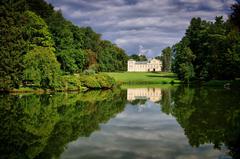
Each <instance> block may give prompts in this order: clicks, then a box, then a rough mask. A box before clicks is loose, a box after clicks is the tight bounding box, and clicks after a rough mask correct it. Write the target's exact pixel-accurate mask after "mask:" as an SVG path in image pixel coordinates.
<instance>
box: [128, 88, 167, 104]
mask: <svg viewBox="0 0 240 159" xmlns="http://www.w3.org/2000/svg"><path fill="white" fill-rule="evenodd" d="M136 99H148V100H150V101H152V102H157V101H160V100H161V99H162V92H161V89H160V88H130V89H128V90H127V100H128V101H134V100H136Z"/></svg>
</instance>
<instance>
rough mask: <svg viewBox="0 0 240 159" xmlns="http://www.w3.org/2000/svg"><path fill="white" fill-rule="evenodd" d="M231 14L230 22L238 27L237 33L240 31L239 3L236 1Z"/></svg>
mask: <svg viewBox="0 0 240 159" xmlns="http://www.w3.org/2000/svg"><path fill="white" fill-rule="evenodd" d="M231 9H232V13H231V15H230V20H231V22H232V23H233V24H234V25H235V26H237V27H238V29H239V30H238V31H240V1H237V2H236V3H235V4H233V5H232V7H231Z"/></svg>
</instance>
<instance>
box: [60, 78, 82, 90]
mask: <svg viewBox="0 0 240 159" xmlns="http://www.w3.org/2000/svg"><path fill="white" fill-rule="evenodd" d="M61 84H62V87H63V88H64V89H65V90H76V89H77V90H80V89H81V81H80V80H79V79H78V77H77V76H75V75H68V76H63V77H62V80H61Z"/></svg>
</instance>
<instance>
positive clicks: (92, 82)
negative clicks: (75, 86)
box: [79, 75, 101, 89]
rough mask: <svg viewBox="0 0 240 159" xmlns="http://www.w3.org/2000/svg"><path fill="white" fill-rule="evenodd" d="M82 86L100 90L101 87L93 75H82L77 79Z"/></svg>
mask: <svg viewBox="0 0 240 159" xmlns="http://www.w3.org/2000/svg"><path fill="white" fill-rule="evenodd" d="M79 78H80V81H81V82H82V85H83V86H84V87H87V88H90V89H100V88H101V85H100V84H99V83H98V81H97V79H96V77H95V75H88V76H86V75H82V76H80V77H79Z"/></svg>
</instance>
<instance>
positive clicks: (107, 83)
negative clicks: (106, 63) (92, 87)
mask: <svg viewBox="0 0 240 159" xmlns="http://www.w3.org/2000/svg"><path fill="white" fill-rule="evenodd" d="M95 77H96V79H97V81H98V82H99V84H100V86H101V88H112V87H114V85H116V82H115V80H114V79H113V78H112V77H110V76H108V75H106V74H98V75H96V76H95Z"/></svg>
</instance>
